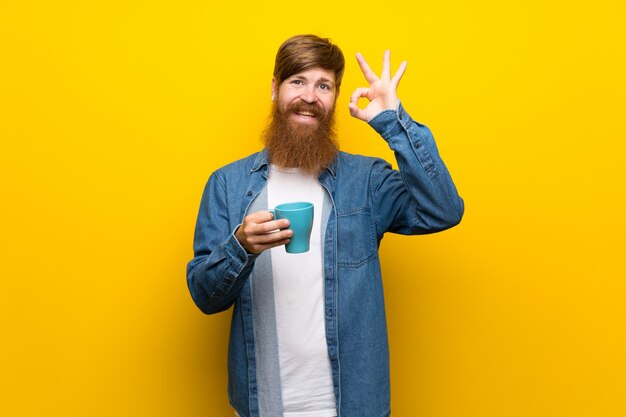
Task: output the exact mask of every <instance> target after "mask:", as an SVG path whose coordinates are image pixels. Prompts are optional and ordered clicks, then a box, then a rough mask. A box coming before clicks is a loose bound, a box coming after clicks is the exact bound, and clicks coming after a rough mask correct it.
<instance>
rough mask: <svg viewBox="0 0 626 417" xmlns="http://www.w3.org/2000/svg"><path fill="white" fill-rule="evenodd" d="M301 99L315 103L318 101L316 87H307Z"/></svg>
mask: <svg viewBox="0 0 626 417" xmlns="http://www.w3.org/2000/svg"><path fill="white" fill-rule="evenodd" d="M300 99H301V100H302V101H304V102H306V103H309V104H313V103H315V102H316V101H318V97H317V94H315V87H314V86H312V87H307V88H306V90H305V91H303V92H302V94H301V95H300Z"/></svg>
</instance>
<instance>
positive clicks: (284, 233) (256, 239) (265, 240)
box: [248, 229, 293, 245]
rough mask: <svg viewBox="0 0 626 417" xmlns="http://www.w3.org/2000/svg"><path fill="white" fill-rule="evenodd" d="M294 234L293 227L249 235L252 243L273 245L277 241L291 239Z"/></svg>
mask: <svg viewBox="0 0 626 417" xmlns="http://www.w3.org/2000/svg"><path fill="white" fill-rule="evenodd" d="M292 236H293V231H292V230H291V229H287V230H280V231H275V232H271V233H265V234H259V235H252V236H250V237H248V242H249V243H250V244H252V245H271V244H273V243H275V242H278V241H281V240H285V239H290V238H291V237H292Z"/></svg>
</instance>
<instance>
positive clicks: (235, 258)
mask: <svg viewBox="0 0 626 417" xmlns="http://www.w3.org/2000/svg"><path fill="white" fill-rule="evenodd" d="M239 226H241V225H238V226H237V227H235V230H234V231H233V232H232V233H231V234H230V236H229V237H228V240H227V241H226V244H225V245H224V249H225V250H226V254H227V255H228V257H229V258H230V259H231V260H232V264H231V265H232V266H233V269H235V270H236V272H237V273H239V272H241V270H243V269H244V268H245V267H246V266H248V265H250V264H251V263H253V262H254V261H255V260H256V258H257V257H258V256H259V255H258V254H255V253H248V252H247V251H246V250H245V249H244V247H243V246H241V243H239V241H238V240H237V238H236V237H235V231H236V230H237V229H239Z"/></svg>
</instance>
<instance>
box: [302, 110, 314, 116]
mask: <svg viewBox="0 0 626 417" xmlns="http://www.w3.org/2000/svg"><path fill="white" fill-rule="evenodd" d="M298 114H299V115H300V116H310V117H312V116H315V114H314V113H309V112H306V111H303V112H300V113H298Z"/></svg>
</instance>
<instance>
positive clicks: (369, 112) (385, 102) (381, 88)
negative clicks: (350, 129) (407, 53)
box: [348, 51, 407, 122]
mask: <svg viewBox="0 0 626 417" xmlns="http://www.w3.org/2000/svg"><path fill="white" fill-rule="evenodd" d="M356 60H357V61H358V62H359V66H360V67H361V71H363V75H364V76H365V79H366V80H367V82H368V83H369V84H370V86H369V88H365V87H362V88H357V89H356V90H355V91H354V93H352V96H350V103H349V104H348V108H349V109H350V114H351V115H352V116H353V117H356V118H357V119H360V120H363V121H366V122H369V121H370V120H371V119H372V118H373V117H374V116H376V115H377V114H378V113H380V112H381V111H383V110H387V109H392V110H396V109H397V108H398V104H399V103H400V100H399V99H398V95H397V93H396V90H397V89H398V84H399V83H400V79H401V78H402V75H403V74H404V70H405V69H406V65H407V63H406V61H402V63H401V64H400V67H399V68H398V70H397V71H396V73H395V74H394V76H393V78H391V74H390V68H389V67H390V64H389V51H385V54H384V56H383V71H382V73H381V74H380V78H378V77H377V76H376V74H375V73H374V71H372V69H371V68H370V66H369V65H368V64H367V62H366V61H365V58H363V55H361V53H357V54H356ZM361 97H364V98H366V99H368V100H369V103H368V104H367V106H365V108H364V109H361V108H359V107H358V106H357V102H358V101H359V99H360V98H361Z"/></svg>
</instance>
